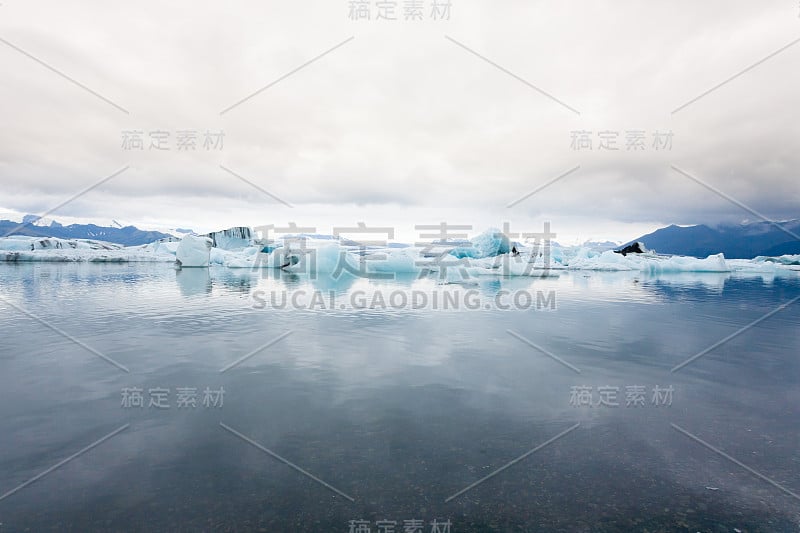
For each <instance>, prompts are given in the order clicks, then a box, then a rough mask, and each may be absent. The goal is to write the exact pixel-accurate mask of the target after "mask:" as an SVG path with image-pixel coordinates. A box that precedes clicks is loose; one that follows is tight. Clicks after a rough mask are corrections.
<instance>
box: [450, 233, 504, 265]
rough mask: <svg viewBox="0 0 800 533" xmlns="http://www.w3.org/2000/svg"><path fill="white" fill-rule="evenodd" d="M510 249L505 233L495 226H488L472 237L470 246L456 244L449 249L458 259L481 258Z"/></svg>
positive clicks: (500, 253)
mask: <svg viewBox="0 0 800 533" xmlns="http://www.w3.org/2000/svg"><path fill="white" fill-rule="evenodd" d="M510 251H511V242H510V241H509V240H508V237H507V236H506V234H505V233H503V232H502V231H500V230H499V229H497V228H489V229H488V230H486V231H484V232H483V233H481V234H480V235H478V236H477V237H475V238H474V239H471V240H470V246H457V247H455V248H453V249H452V250H451V251H450V255H453V256H455V257H457V258H459V259H462V258H471V259H483V258H485V257H494V256H497V255H502V254H507V253H509V252H510Z"/></svg>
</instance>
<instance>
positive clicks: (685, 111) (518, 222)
mask: <svg viewBox="0 0 800 533" xmlns="http://www.w3.org/2000/svg"><path fill="white" fill-rule="evenodd" d="M432 1H433V0H424V1H423V2H422V5H423V6H424V7H423V20H405V13H404V10H405V8H406V7H408V6H406V4H407V2H406V1H405V0H398V1H397V2H396V4H397V7H396V10H395V16H396V18H397V20H385V19H380V20H376V17H377V15H378V7H377V6H376V2H375V1H374V0H373V1H371V2H369V4H371V13H370V15H371V18H370V20H363V19H362V20H352V19H351V17H350V15H351V13H350V2H349V1H348V0H323V1H309V0H307V1H303V2H285V1H282V2H278V1H263V0H261V1H257V2H255V1H254V2H243V1H231V2H198V1H172V2H168V3H164V2H156V1H152V2H150V1H146V0H140V1H136V2H108V1H83V2H58V1H37V0H3V2H2V5H1V6H0V38H1V39H2V40H3V42H0V65H2V77H3V83H2V84H0V108H2V128H0V184H1V185H2V189H1V191H0V218H10V217H12V215H13V214H15V213H16V214H18V213H37V214H41V213H43V212H46V211H48V210H50V209H52V208H53V207H55V206H57V205H59V204H60V203H62V202H64V201H65V200H67V199H69V198H71V197H72V196H74V195H75V194H76V193H78V192H79V191H81V190H84V189H86V188H88V187H90V186H92V185H93V184H96V183H97V182H99V181H100V180H102V179H103V178H105V177H107V176H110V175H112V174H114V173H115V172H117V171H118V170H120V169H122V168H124V167H130V168H128V169H127V170H125V171H124V172H122V173H121V174H119V175H117V176H116V177H114V178H112V179H110V180H108V181H106V182H105V183H103V184H102V185H100V186H98V187H96V188H94V189H93V190H91V191H89V192H87V193H86V194H84V195H83V196H81V197H80V198H78V199H76V200H74V201H72V202H70V203H68V204H66V205H64V206H63V207H61V208H60V209H58V210H56V211H55V212H54V213H52V214H51V215H49V218H55V219H57V220H60V221H62V222H65V223H67V222H70V221H75V220H80V221H89V220H93V221H97V222H101V223H106V222H108V221H110V220H111V219H116V220H119V221H123V222H125V223H131V224H135V225H138V226H140V227H184V228H186V227H189V228H193V229H195V230H197V231H208V230H212V229H220V228H222V227H227V226H232V225H250V226H254V225H260V224H277V225H279V226H280V225H286V224H287V223H288V222H290V221H293V222H296V223H297V224H300V225H305V226H316V227H317V229H318V230H319V231H321V232H330V230H331V228H332V227H333V226H353V225H354V224H355V223H356V222H359V221H363V222H365V223H366V224H367V225H368V226H387V225H391V226H395V227H396V228H397V236H398V237H399V238H406V239H408V238H411V239H413V238H414V237H415V236H416V233H418V232H415V231H414V225H415V224H431V223H438V222H441V221H446V222H448V223H451V224H470V225H473V226H474V228H475V231H476V232H477V231H480V230H482V229H484V228H485V227H488V226H490V225H494V226H501V225H502V223H503V222H504V221H509V222H511V225H512V226H511V229H512V231H513V230H516V231H540V230H541V228H542V223H543V222H544V221H545V220H549V221H551V223H552V228H553V231H554V232H556V233H557V234H558V235H559V237H558V240H561V241H565V242H567V241H582V240H586V239H594V240H601V239H612V240H628V239H631V238H634V237H636V236H638V235H640V234H642V233H645V232H648V231H651V230H652V229H654V228H656V227H659V226H662V225H666V224H670V223H676V224H696V223H716V222H722V221H725V222H741V221H744V220H757V217H756V216H754V215H753V214H752V212H748V210H747V209H743V208H742V207H740V206H737V205H734V203H733V202H731V201H728V200H725V199H724V198H722V197H721V196H720V195H718V194H715V193H714V192H712V191H710V190H709V189H707V188H704V187H703V186H702V185H700V184H698V183H697V182H696V181H693V180H692V179H690V178H689V177H686V176H684V175H682V174H680V173H679V172H678V171H676V170H675V169H673V168H671V167H672V166H675V167H677V168H678V169H681V170H682V171H685V172H686V173H688V174H690V175H691V176H693V177H694V178H696V179H697V180H700V181H702V182H704V183H706V184H708V185H709V186H710V187H712V188H715V189H717V190H718V191H720V192H721V193H723V194H725V195H728V196H729V197H730V198H732V199H734V200H736V201H737V202H739V203H741V204H743V205H745V206H746V207H747V208H748V209H750V210H751V211H756V212H758V213H761V214H763V215H765V216H767V217H770V218H774V219H786V218H797V217H800V185H799V183H800V180H798V173H797V169H798V168H799V164H800V147H799V146H798V143H799V142H800V124H798V120H797V118H798V104H799V103H800V68H798V67H800V43H796V44H795V45H792V46H789V47H788V48H785V49H783V50H782V51H780V52H779V53H777V54H775V55H774V56H772V57H770V58H769V59H767V60H766V61H764V62H762V63H760V64H758V65H756V66H754V67H753V68H752V69H751V70H749V71H747V72H744V73H742V74H741V75H740V76H737V77H735V78H734V79H732V80H731V81H729V82H728V83H725V84H724V85H722V86H720V87H718V88H716V89H715V90H713V91H711V92H709V93H708V94H706V95H705V96H703V97H702V98H700V99H698V100H696V101H694V102H693V103H691V104H689V105H688V106H685V107H682V106H684V104H686V103H688V102H690V101H692V100H693V99H695V98H696V97H698V96H700V95H702V94H703V93H705V92H706V91H708V90H709V89H712V88H714V87H715V86H717V85H718V84H720V83H721V82H723V81H725V80H727V79H729V78H731V77H732V76H735V75H737V74H739V73H741V71H743V70H744V69H746V68H747V67H749V66H751V65H754V64H755V63H757V62H759V61H761V60H762V59H764V58H767V57H768V56H770V55H771V54H773V53H774V52H776V51H778V50H780V49H782V48H784V47H786V46H787V45H789V44H790V43H792V42H793V41H795V40H796V39H798V38H799V37H800V6H798V3H797V1H796V0H780V1H778V0H776V1H765V2H752V1H744V0H742V1H733V2H732V1H730V0H725V1H723V0H719V1H704V2H694V1H688V0H687V1H675V2H641V1H608V2H603V1H596V0H592V1H584V2H556V1H549V2H534V1H513V0H504V1H503V2H495V1H489V0H451V1H450V3H451V7H450V13H449V20H433V19H432V17H431V4H432ZM440 1H441V0H440ZM378 3H379V2H378ZM386 14H387V15H389V16H391V14H389V13H386ZM351 37H352V39H351V40H349V41H348V39H350V38H351ZM332 49H333V50H332ZM326 51H327V52H328V53H327V54H324V53H325V52H326ZM26 54H29V55H26ZM321 54H324V55H323V56H322V57H319V56H320V55H321ZM31 56H32V57H31ZM315 58H316V60H315ZM310 60H314V61H312V62H311V63H307V62H309V61H310ZM42 63H44V64H45V65H47V66H45V65H43V64H42ZM304 64H305V66H304V67H303V68H301V69H300V70H296V69H298V67H301V66H303V65H304ZM48 67H49V68H48ZM51 69H55V70H57V71H58V72H59V73H60V74H59V73H56V72H54V71H53V70H51ZM293 71H294V72H293ZM62 75H63V76H62ZM65 77H68V78H70V79H71V80H72V81H70V80H69V79H65ZM73 82H77V83H79V84H81V85H82V86H83V87H80V86H78V85H76V83H73ZM267 86H268V87H267ZM264 87H267V88H266V89H265V90H263V91H261V92H260V93H258V94H256V95H254V96H253V97H252V98H250V99H248V100H246V101H244V102H242V103H241V104H239V105H238V106H235V107H233V108H231V106H233V105H234V104H236V103H237V102H240V101H241V100H242V99H244V98H246V97H247V96H249V95H252V94H253V93H255V92H256V91H258V90H260V89H262V88H264ZM120 108H121V109H120ZM679 108H680V109H679ZM676 110H677V111H676ZM223 111H225V112H223ZM129 130H139V131H142V132H143V133H142V136H141V137H142V141H143V143H144V146H143V148H144V149H143V150H137V149H126V147H124V146H123V136H124V132H125V131H129ZM158 130H160V131H165V132H169V134H170V137H169V139H168V141H167V146H168V147H169V148H170V150H168V151H167V150H164V151H159V150H154V149H151V148H150V143H151V132H154V131H158ZM182 130H195V131H197V141H196V142H197V146H196V149H195V150H177V143H178V137H179V136H181V134H179V132H180V131H182ZM206 130H209V131H211V132H212V133H216V132H220V131H222V132H224V141H223V142H224V144H223V146H222V147H221V149H220V148H219V147H216V148H215V147H209V149H206V148H205V147H204V146H203V144H204V141H205V139H204V133H205V131H206ZM578 131H586V132H591V133H590V134H586V138H587V139H588V140H590V141H591V142H592V148H593V149H592V150H588V149H585V148H584V149H580V150H578V149H576V148H577V146H573V145H572V140H573V139H572V137H573V135H576V133H574V132H578ZM602 131H607V132H610V133H608V134H605V135H607V137H606V138H610V139H615V140H616V147H617V148H619V150H616V151H612V150H605V149H600V148H599V145H600V143H601V142H602V141H603V137H602V136H601V134H600V132H602ZM635 131H641V132H643V135H644V140H643V141H642V142H643V144H642V145H640V149H638V150H628V149H627V144H628V142H629V141H628V136H629V135H630V136H631V139H635V138H636V137H637V136H638V135H641V134H637V133H632V132H635ZM657 132H659V133H662V134H664V133H668V132H672V137H671V143H672V146H671V147H668V146H666V145H662V146H660V148H659V149H658V150H657V149H656V148H655V147H654V146H653V142H654V136H655V135H656V133H657ZM661 139H662V140H664V141H665V142H666V137H661ZM215 140H216V139H215ZM642 146H643V149H641V147H642ZM222 166H224V167H225V168H227V169H230V171H232V172H234V173H236V174H238V175H239V176H241V177H243V178H245V179H247V180H249V181H250V182H252V183H253V184H255V185H257V186H258V188H260V189H262V190H257V189H256V188H255V187H253V186H251V185H249V184H247V183H245V182H244V181H242V180H240V179H239V178H237V177H236V176H234V175H232V174H231V173H229V172H227V171H226V170H224V169H223V168H221V167H222ZM576 167H579V168H577V169H576V170H573V169H575V168H576ZM570 170H573V171H572V172H571V173H570V174H569V175H567V176H565V177H563V178H562V179H560V180H557V181H556V182H554V183H552V184H551V185H549V186H548V187H546V188H544V189H542V190H540V191H539V192H537V193H535V194H534V195H532V196H530V197H528V198H526V199H524V200H522V201H519V200H520V199H521V198H523V197H524V196H525V195H526V194H528V193H530V192H532V191H534V190H536V189H537V188H539V187H541V186H542V185H545V184H547V183H548V182H551V181H552V180H554V179H555V178H557V177H558V176H561V175H563V174H564V173H566V172H568V171H570ZM264 191H266V192H264ZM267 193H269V194H271V195H274V196H275V197H277V198H279V199H280V200H281V201H283V202H286V203H288V204H290V205H291V206H292V207H291V208H290V207H288V206H286V205H283V204H282V203H280V202H279V201H277V200H275V199H274V198H272V197H270V196H269V195H268V194H267ZM509 204H514V205H513V206H512V207H508V205H509ZM3 214H5V215H6V216H2V215H3Z"/></svg>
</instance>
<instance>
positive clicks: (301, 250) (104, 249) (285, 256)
mask: <svg viewBox="0 0 800 533" xmlns="http://www.w3.org/2000/svg"><path fill="white" fill-rule="evenodd" d="M245 229H246V228H245ZM212 235H214V237H213V238H211V237H204V236H186V237H184V238H183V239H182V240H179V238H167V239H161V240H159V241H155V242H153V243H151V244H147V245H143V246H131V247H123V246H121V245H118V244H111V243H106V242H102V241H94V240H87V239H56V238H42V237H26V236H13V237H6V238H0V262H3V261H5V262H15V261H91V262H139V261H147V262H154V261H155V262H175V261H176V259H177V260H178V261H179V262H180V263H181V265H182V266H184V267H190V266H201V267H202V266H208V265H209V264H211V265H218V266H220V267H226V268H274V269H278V268H282V269H283V270H286V271H289V272H294V273H298V274H312V273H314V274H317V273H334V272H336V273H339V274H345V273H347V272H350V273H351V274H354V275H357V276H369V275H377V276H378V277H380V276H381V275H384V274H408V273H413V274H416V273H420V272H421V271H423V270H428V271H431V272H434V273H437V274H436V277H438V278H439V279H440V280H443V281H444V282H447V283H461V282H464V279H466V278H469V277H473V276H534V277H536V276H553V275H558V273H559V272H562V271H564V270H591V271H631V272H642V273H645V274H648V275H656V276H658V275H666V274H669V273H680V272H719V273H733V274H736V275H739V276H743V275H744V276H749V275H754V276H759V275H761V276H762V277H763V276H767V277H769V278H772V277H775V276H797V275H798V274H800V255H784V256H780V257H757V258H755V259H732V260H731V259H725V257H724V256H723V255H722V254H716V255H711V256H709V257H706V258H704V259H701V258H695V257H683V256H666V255H659V254H656V253H655V252H652V251H649V252H646V253H641V254H628V255H627V256H623V255H621V254H618V253H614V252H613V251H610V250H606V251H602V250H597V249H593V248H589V247H584V246H575V247H563V246H559V245H555V244H554V245H552V246H551V247H550V249H549V250H546V249H544V248H543V247H542V246H539V247H533V246H519V245H517V248H518V251H519V252H520V254H519V255H516V256H515V255H514V254H511V253H509V245H510V243H509V241H508V239H507V238H506V237H505V236H503V235H502V234H501V232H499V231H498V230H496V229H490V230H488V231H486V232H484V233H482V234H481V235H479V236H477V237H475V238H474V239H472V240H471V241H469V242H466V241H465V242H464V243H463V244H459V245H454V244H452V243H450V244H446V243H440V244H438V245H437V247H436V251H435V253H431V247H420V246H417V247H415V246H406V247H398V246H391V247H381V248H378V247H367V248H364V247H363V246H360V245H353V244H352V243H349V242H347V241H344V240H339V239H336V238H333V237H330V236H327V237H326V236H316V235H314V236H293V237H292V238H284V239H282V240H278V241H277V242H273V243H269V245H265V244H264V243H261V242H258V241H255V240H251V239H247V238H246V237H247V235H248V232H245V231H243V230H242V229H241V228H232V229H230V230H224V231H221V232H216V233H214V234H212ZM214 242H216V243H217V244H218V245H222V246H213V244H214ZM267 252H268V253H267ZM448 252H449V253H448ZM548 252H549V256H548ZM465 276H466V277H465ZM187 279H188V278H187ZM765 279H766V278H765Z"/></svg>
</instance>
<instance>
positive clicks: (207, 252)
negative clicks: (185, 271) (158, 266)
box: [175, 235, 212, 268]
mask: <svg viewBox="0 0 800 533" xmlns="http://www.w3.org/2000/svg"><path fill="white" fill-rule="evenodd" d="M211 247H212V242H211V239H210V238H208V237H198V236H195V235H186V236H185V237H184V238H183V239H181V242H180V243H179V244H178V248H177V250H176V251H175V259H176V261H177V263H178V265H179V266H180V267H181V268H186V267H207V266H208V265H209V263H210V260H211Z"/></svg>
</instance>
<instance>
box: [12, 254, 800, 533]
mask: <svg viewBox="0 0 800 533" xmlns="http://www.w3.org/2000/svg"><path fill="white" fill-rule="evenodd" d="M376 288H379V289H383V290H386V291H390V290H395V289H401V290H411V289H414V288H421V289H423V290H433V291H435V290H442V291H448V290H450V291H452V290H461V291H464V290H472V291H475V293H476V294H478V295H479V296H480V297H481V298H485V299H486V301H490V300H491V298H493V297H494V296H495V295H497V294H498V291H500V290H511V291H519V290H527V291H544V292H545V293H547V294H551V293H550V292H549V291H553V293H552V294H554V295H555V301H554V303H555V308H554V309H553V308H550V307H549V306H546V307H545V308H540V309H536V308H535V306H534V307H533V308H531V309H527V310H509V311H503V310H498V309H490V310H486V309H481V310H461V311H454V310H440V309H439V310H434V309H430V308H428V309H353V308H351V307H348V308H346V309H344V310H342V309H340V308H338V305H337V306H335V308H334V309H320V308H315V309H310V310H309V309H288V308H287V309H274V308H271V307H270V306H269V305H268V306H267V307H266V308H263V309H259V308H257V307H258V306H257V305H254V299H253V298H252V295H253V294H254V291H267V292H269V291H278V292H280V291H284V290H285V291H288V293H289V294H290V295H291V294H292V293H296V292H297V291H310V290H313V289H319V290H320V291H324V293H325V294H330V292H331V291H332V292H333V294H334V295H335V296H336V297H337V298H339V300H337V301H342V302H347V301H348V298H351V297H352V296H353V295H354V294H356V293H358V291H361V290H365V291H370V290H374V289H376ZM797 296H800V283H798V278H796V277H795V278H791V277H790V278H774V279H764V278H761V277H749V278H745V277H736V276H733V277H732V276H729V275H720V274H683V275H674V276H663V277H661V278H649V277H646V276H642V275H639V274H632V273H586V272H570V273H563V274H561V275H560V276H559V277H557V278H548V279H533V280H531V279H525V280H520V279H517V280H498V279H485V280H479V283H478V284H477V285H471V286H468V287H462V286H448V287H443V288H436V287H435V286H433V285H432V282H429V281H426V280H423V281H417V280H414V279H413V278H409V279H399V280H396V281H392V282H385V281H380V282H379V281H368V280H354V279H343V280H339V281H337V282H334V281H332V280H330V279H328V280H324V279H323V280H309V279H307V278H305V277H302V276H295V275H290V274H286V273H281V272H275V271H261V272H250V271H240V272H239V271H232V270H226V269H222V268H219V269H216V268H212V269H210V270H185V271H182V272H176V271H175V270H173V269H172V268H171V267H170V266H167V265H97V264H27V265H2V266H0V298H1V299H0V343H1V344H0V345H1V346H2V348H0V420H2V428H1V430H0V494H6V496H5V497H4V498H2V499H0V523H2V525H0V533H4V532H7V531H270V532H272V531H281V532H283V531H286V532H291V531H314V532H345V533H346V532H348V531H351V521H357V520H363V521H364V522H363V523H362V525H361V526H360V527H362V529H352V530H353V531H361V532H366V531H370V532H378V531H391V529H385V528H384V529H381V528H379V527H378V521H380V520H389V521H395V522H397V526H396V528H395V531H398V532H400V531H404V529H403V521H405V520H411V519H417V520H422V521H424V524H425V525H424V528H423V529H422V530H421V531H424V532H425V533H428V532H430V531H432V529H433V528H435V527H437V526H433V527H432V526H431V523H432V522H434V521H436V522H437V523H446V522H447V521H448V520H449V521H450V523H451V525H450V530H449V531H452V532H455V531H509V532H510V531H514V532H520V531H691V532H695V531H720V532H722V531H734V528H737V529H739V530H741V531H797V530H798V528H800V526H799V525H798V524H800V498H796V497H794V496H792V494H790V493H789V492H788V491H791V492H793V493H795V494H797V493H800V452H798V448H799V445H800V437H799V436H798V429H799V428H800V408H799V407H798V406H799V405H800V362H799V361H798V353H800V350H799V348H800V335H798V323H800V302H798V303H797V304H795V305H791V306H788V307H786V308H784V309H782V310H780V311H779V312H777V313H775V314H774V315H773V316H771V317H769V318H768V319H766V320H764V321H762V322H760V323H758V324H756V325H755V326H753V327H751V328H749V329H748V330H746V331H744V332H742V333H741V334H739V335H737V336H735V337H734V338H732V339H730V340H728V341H727V342H725V343H723V344H721V345H719V346H717V347H716V348H714V349H713V350H711V351H709V352H708V353H706V354H704V355H702V356H701V357H699V358H697V359H696V360H694V361H693V362H691V363H690V364H688V365H686V366H684V367H682V368H680V369H678V370H677V371H675V372H671V369H673V368H674V367H675V366H676V365H679V364H680V363H682V362H684V361H686V360H687V359H689V358H690V357H692V356H693V355H695V354H698V353H700V352H701V351H703V350H705V349H707V348H709V347H711V346H713V345H714V344H715V343H718V342H719V341H721V340H722V339H725V338H726V337H728V336H730V335H731V334H733V333H735V332H737V330H739V329H740V328H742V327H743V326H746V325H748V324H750V323H752V322H753V321H755V320H757V319H759V318H760V317H762V316H764V315H766V314H767V313H769V312H770V311H773V310H775V309H776V308H778V307H779V306H780V305H781V304H783V303H785V302H788V301H790V300H791V299H792V298H795V297H797ZM31 315H32V316H31ZM34 316H35V317H38V319H39V320H37V319H35V318H33V317H34ZM56 330H58V332H57V331H56ZM509 330H510V332H509ZM59 332H60V333H59ZM282 335H285V336H284V337H282V338H280V337H281V336H282ZM68 337H69V338H68ZM520 337H521V338H520ZM276 339H278V340H277V341H276ZM271 341H275V342H274V344H272V345H270V346H266V347H265V345H266V344H268V343H270V342H271ZM259 348H261V349H260V350H259ZM246 356H249V357H246ZM103 357H108V358H111V359H112V360H113V361H115V362H116V363H118V364H119V365H121V366H123V367H125V369H127V371H125V370H123V369H121V368H118V367H117V366H115V365H114V364H112V363H111V362H109V361H107V360H105V359H104V358H103ZM237 361H238V364H234V363H236V362H237ZM562 363H563V364H562ZM231 365H233V366H231ZM226 368H227V370H225V371H224V372H221V370H223V369H226ZM578 371H579V372H578ZM634 387H640V388H639V389H635V388H634ZM656 388H658V389H656ZM137 389H141V391H142V392H141V395H142V396H141V398H142V401H143V405H142V406H141V407H137V406H136V403H135V401H133V400H135V399H136V390H137ZM167 389H168V391H167V392H166V397H165V398H162V400H165V403H166V404H167V405H169V407H164V408H158V407H157V406H155V405H152V406H151V405H149V403H150V402H151V401H157V400H158V399H159V394H160V392H159V390H161V392H164V391H166V390H167ZM206 389H208V391H209V392H208V393H205V391H206ZM654 389H656V390H662V391H664V392H662V393H661V394H659V395H658V396H657V397H656V398H655V401H654V398H653V396H654ZM220 391H223V392H220ZM642 391H644V392H643V393H642ZM666 391H670V392H666ZM193 392H194V393H195V394H196V395H195V396H193ZM192 398H194V401H195V406H194V407H193V406H192V405H191V399H192ZM628 401H631V402H632V403H633V404H632V405H630V406H626V403H628ZM586 402H591V406H589V405H583V403H586ZM126 403H127V404H131V403H132V404H131V405H126ZM215 403H216V405H215ZM179 404H180V405H179ZM615 404H617V405H615ZM116 430H119V431H118V432H117V433H113V432H115V431H116ZM112 433H113V435H112ZM109 435H111V436H109ZM104 437H108V438H107V439H106V440H104V441H103V442H100V443H98V442H97V441H98V440H100V439H102V438H104ZM554 437H557V438H555V439H554ZM542 444H545V445H544V446H543V447H540V445H542ZM92 445H94V446H92ZM90 446H91V448H90V449H87V448H88V447H90ZM537 447H540V448H539V449H536V448H537ZM712 447H713V448H714V449H716V450H717V451H714V449H712ZM534 449H536V451H533V452H532V453H528V452H531V451H532V450H534ZM80 452H83V453H80ZM718 452H721V453H718ZM722 453H724V454H727V455H728V456H729V457H725V456H724V455H723V454H722ZM76 454H77V456H76ZM525 454H528V455H525ZM523 456H524V457H523ZM68 459H69V460H68ZM517 459H518V460H517ZM732 459H735V460H736V461H739V462H741V463H742V464H743V465H746V467H748V468H750V469H752V472H751V471H748V470H747V469H746V468H744V467H743V466H741V465H739V464H736V463H735V462H734V461H733V460H732ZM65 460H67V461H66V462H64V463H63V464H61V465H60V466H59V467H58V468H56V469H54V470H51V471H48V469H51V468H52V467H54V466H56V465H58V464H59V463H61V462H62V461H65ZM515 460H516V462H514V461H515ZM510 463H511V464H510ZM503 467H506V468H504V469H503V470H500V471H498V469H501V468H503ZM301 470H302V471H301ZM43 472H46V473H45V474H44V475H43V476H41V477H40V478H38V479H36V481H34V482H33V483H30V484H28V485H26V486H24V487H22V488H20V489H19V490H17V491H16V492H13V493H11V494H8V492H9V491H13V490H14V489H15V488H17V487H19V486H20V485H22V484H23V483H25V482H27V481H28V480H30V479H31V478H34V477H35V476H38V475H40V474H42V473H43ZM756 473H758V474H760V475H761V476H764V478H761V477H759V476H758V475H757V474H756ZM492 474H494V475H492ZM312 476H313V477H312ZM487 476H489V477H487ZM483 478H486V479H484V480H483V481H480V480H482V479H483ZM479 481H480V482H479ZM476 482H479V483H478V484H477V485H474V486H472V487H471V488H469V490H466V491H465V492H461V491H463V490H464V489H466V488H468V487H470V486H471V485H473V484H475V483H476ZM782 489H785V490H782ZM352 527H353V528H355V527H357V526H356V523H354V524H353V526H352ZM366 527H368V528H369V529H364V528H366ZM438 527H439V528H440V529H439V530H440V531H442V532H443V531H446V529H445V527H446V526H443V525H440V526H438ZM433 530H434V531H435V529H433Z"/></svg>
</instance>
